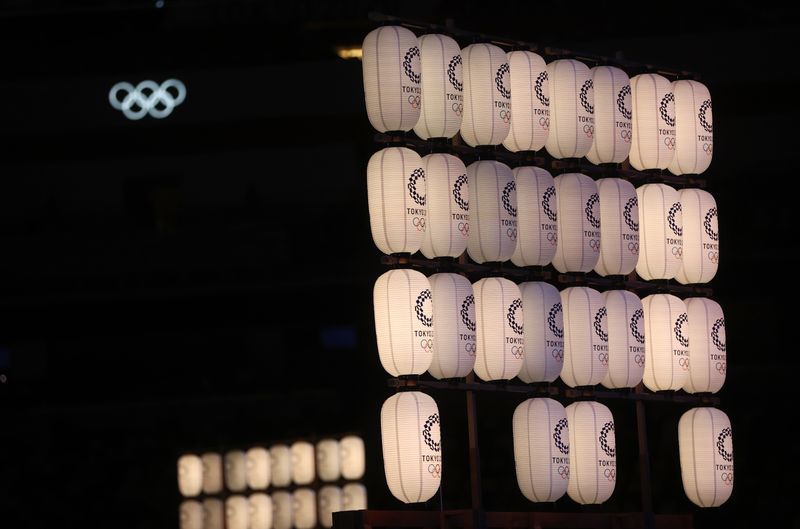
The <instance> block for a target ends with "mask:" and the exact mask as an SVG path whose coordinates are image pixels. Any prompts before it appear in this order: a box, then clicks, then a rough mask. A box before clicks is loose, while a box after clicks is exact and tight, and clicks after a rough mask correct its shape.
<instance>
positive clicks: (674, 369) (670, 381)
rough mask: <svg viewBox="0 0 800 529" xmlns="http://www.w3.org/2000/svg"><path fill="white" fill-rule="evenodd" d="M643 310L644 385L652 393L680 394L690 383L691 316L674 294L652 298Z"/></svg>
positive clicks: (645, 302)
mask: <svg viewBox="0 0 800 529" xmlns="http://www.w3.org/2000/svg"><path fill="white" fill-rule="evenodd" d="M642 307H643V309H644V352H645V359H644V366H645V369H644V378H643V379H642V380H643V382H644V385H645V386H646V387H647V389H649V390H650V391H664V390H673V391H674V390H679V389H681V388H682V387H683V385H684V384H685V383H686V381H687V380H688V379H689V343H690V342H689V325H688V323H689V316H688V315H687V314H686V303H684V302H683V300H682V299H680V298H678V297H677V296H673V295H672V294H650V295H649V296H645V297H644V298H643V299H642Z"/></svg>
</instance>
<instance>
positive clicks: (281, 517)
mask: <svg viewBox="0 0 800 529" xmlns="http://www.w3.org/2000/svg"><path fill="white" fill-rule="evenodd" d="M293 527H294V500H293V498H292V493H291V492H290V491H288V490H276V491H275V492H273V493H272V529H292V528H293Z"/></svg>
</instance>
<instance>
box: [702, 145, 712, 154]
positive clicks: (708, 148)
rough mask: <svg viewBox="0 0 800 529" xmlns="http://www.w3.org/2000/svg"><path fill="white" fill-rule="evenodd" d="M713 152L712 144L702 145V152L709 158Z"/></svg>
mask: <svg viewBox="0 0 800 529" xmlns="http://www.w3.org/2000/svg"><path fill="white" fill-rule="evenodd" d="M713 151H714V144H713V143H704V144H703V152H704V153H706V154H707V155H709V156H711V155H712V154H713Z"/></svg>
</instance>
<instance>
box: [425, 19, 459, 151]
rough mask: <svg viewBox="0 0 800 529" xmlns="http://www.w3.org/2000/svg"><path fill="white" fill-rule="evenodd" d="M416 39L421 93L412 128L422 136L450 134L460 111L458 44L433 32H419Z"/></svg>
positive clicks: (448, 135)
mask: <svg viewBox="0 0 800 529" xmlns="http://www.w3.org/2000/svg"><path fill="white" fill-rule="evenodd" d="M418 41H419V50H420V55H421V57H420V66H421V69H422V70H421V71H422V79H421V84H420V86H421V88H422V97H421V98H420V105H421V106H420V114H419V120H418V121H417V124H416V125H415V126H414V132H415V133H416V134H417V136H419V137H420V138H422V139H423V140H427V139H430V138H452V137H453V136H455V135H456V134H457V133H458V129H460V128H461V116H462V115H463V113H464V83H463V78H462V76H461V48H460V47H459V45H458V43H457V42H456V41H455V40H453V39H452V38H451V37H448V36H447V35H441V34H437V33H429V34H426V35H422V36H421V37H420V38H419V39H418Z"/></svg>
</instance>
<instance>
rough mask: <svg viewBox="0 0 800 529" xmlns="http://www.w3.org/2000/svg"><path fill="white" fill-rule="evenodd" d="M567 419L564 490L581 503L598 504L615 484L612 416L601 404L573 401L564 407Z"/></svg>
mask: <svg viewBox="0 0 800 529" xmlns="http://www.w3.org/2000/svg"><path fill="white" fill-rule="evenodd" d="M566 412H567V422H568V423H569V461H570V465H569V484H568V486H567V494H568V495H569V497H570V498H572V499H573V500H575V501H576V502H578V503H580V504H582V505H592V504H600V503H603V502H605V501H606V500H608V499H609V498H610V497H611V495H612V494H613V493H614V487H615V486H616V484H617V438H616V435H615V432H614V417H613V416H612V415H611V410H609V409H608V408H607V407H606V406H605V405H603V404H601V403H599V402H594V401H578V402H573V403H572V404H570V405H569V406H567V407H566Z"/></svg>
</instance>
